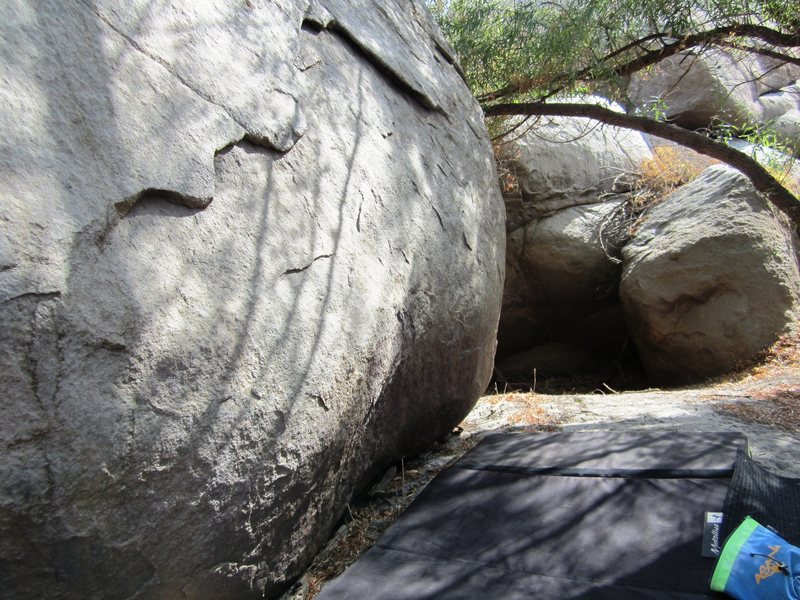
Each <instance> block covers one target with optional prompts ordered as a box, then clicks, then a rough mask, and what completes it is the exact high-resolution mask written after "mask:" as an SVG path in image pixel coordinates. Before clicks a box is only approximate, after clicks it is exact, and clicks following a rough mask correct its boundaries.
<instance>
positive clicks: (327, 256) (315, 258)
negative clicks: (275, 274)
mask: <svg viewBox="0 0 800 600" xmlns="http://www.w3.org/2000/svg"><path fill="white" fill-rule="evenodd" d="M332 256H333V254H320V255H319V256H315V257H314V260H312V261H311V262H310V263H308V264H307V265H305V266H303V267H299V268H296V269H286V270H285V271H284V272H283V274H284V275H294V274H296V273H302V272H303V271H305V270H306V269H308V268H309V267H311V265H313V264H314V263H315V262H317V261H318V260H322V259H323V258H330V257H332Z"/></svg>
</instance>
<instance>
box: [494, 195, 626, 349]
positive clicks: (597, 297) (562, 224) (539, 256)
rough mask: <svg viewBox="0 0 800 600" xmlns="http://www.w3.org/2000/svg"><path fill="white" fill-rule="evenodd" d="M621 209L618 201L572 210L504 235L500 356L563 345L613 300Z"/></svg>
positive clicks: (615, 291) (617, 268)
mask: <svg viewBox="0 0 800 600" xmlns="http://www.w3.org/2000/svg"><path fill="white" fill-rule="evenodd" d="M624 209H625V201H624V200H620V199H616V200H609V201H607V202H602V203H596V204H589V205H586V206H575V207H571V208H567V209H564V210H560V211H558V212H556V213H555V214H553V215H551V216H548V217H544V218H541V219H537V220H534V221H530V222H528V223H527V224H526V225H524V226H522V227H519V228H518V229H516V230H514V231H512V232H511V233H510V234H509V236H508V244H507V248H506V261H507V262H506V265H507V266H506V283H505V290H504V293H503V310H502V313H501V318H500V326H499V330H498V352H500V353H502V354H511V353H516V352H520V351H522V350H525V349H528V348H531V347H533V346H536V345H539V344H543V343H546V342H551V341H562V340H563V339H564V335H566V334H567V333H568V331H569V329H570V327H571V326H572V325H574V324H575V323H576V322H577V321H579V320H581V319H585V318H587V317H589V316H590V315H592V314H593V313H595V312H597V311H599V310H602V309H604V308H605V307H607V306H609V305H611V304H614V303H616V302H617V285H618V282H619V275H620V265H619V261H618V260H615V259H616V256H617V255H618V252H619V249H618V248H616V247H615V243H616V242H615V239H616V232H617V230H618V229H619V227H620V225H621V223H620V222H621V220H622V219H623V217H624ZM583 341H584V343H585V344H588V345H592V344H593V340H592V339H590V337H589V336H587V337H584V340H583Z"/></svg>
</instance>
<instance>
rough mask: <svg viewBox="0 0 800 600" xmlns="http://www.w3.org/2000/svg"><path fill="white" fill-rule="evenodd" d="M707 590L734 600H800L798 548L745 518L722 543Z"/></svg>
mask: <svg viewBox="0 0 800 600" xmlns="http://www.w3.org/2000/svg"><path fill="white" fill-rule="evenodd" d="M711 589H712V590H714V591H715V592H725V593H726V594H728V595H729V596H732V597H733V598H737V599H738V600H761V599H764V600H766V599H770V600H800V548H797V547H796V546H792V545H791V544H790V543H789V542H787V541H786V540H784V539H783V538H782V537H781V536H779V535H778V534H777V533H775V532H774V531H772V530H771V529H767V528H766V527H763V526H761V525H759V524H758V522H757V521H755V519H753V518H751V517H747V518H746V519H745V520H744V521H742V523H741V525H739V527H737V528H736V529H735V530H734V532H733V533H732V534H731V535H730V537H729V538H728V539H727V540H726V542H725V545H724V546H723V548H722V553H721V554H720V557H719V560H718V561H717V566H716V568H715V569H714V574H713V576H712V578H711Z"/></svg>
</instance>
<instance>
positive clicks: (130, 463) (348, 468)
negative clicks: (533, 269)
mask: <svg viewBox="0 0 800 600" xmlns="http://www.w3.org/2000/svg"><path fill="white" fill-rule="evenodd" d="M4 13H5V14H4V16H5V19H4V20H3V21H2V22H1V23H0V39H2V40H3V42H2V47H1V48H0V52H2V60H0V74H1V75H2V80H3V81H4V85H3V86H2V89H0V115H2V117H1V118H2V120H0V129H1V130H2V139H3V140H4V146H5V147H4V152H3V153H2V155H1V156H0V171H1V172H2V175H3V176H2V177H1V178H0V197H2V201H1V202H0V228H2V235H0V239H2V246H0V261H2V262H0V313H1V314H0V329H2V334H0V335H1V337H0V339H2V341H3V343H2V345H1V347H2V350H0V382H2V387H1V388H0V389H2V403H3V415H4V416H3V422H2V425H1V426H0V436H2V443H3V445H4V452H3V456H2V458H0V487H1V488H2V489H1V490H0V589H2V590H3V591H4V595H7V596H9V597H15V598H38V597H53V598H88V597H101V596H102V597H115V598H116V597H118V598H136V599H145V598H154V599H155V598H190V599H193V598H221V597H224V598H261V597H262V596H264V595H266V596H267V597H270V596H274V595H276V594H277V593H279V592H280V591H281V589H282V588H283V587H284V586H285V584H286V582H287V581H289V580H291V578H292V577H293V576H296V575H297V574H298V573H299V572H300V571H301V569H302V568H303V567H304V566H305V565H306V564H307V563H308V562H309V560H310V559H311V558H312V557H313V555H314V553H315V552H316V550H317V549H318V547H319V546H320V544H321V543H322V542H323V541H324V540H325V539H326V537H327V535H328V534H329V532H330V531H331V529H332V527H333V526H334V525H335V523H336V521H337V520H338V518H339V517H340V515H341V514H342V512H343V510H344V508H345V503H346V502H347V501H348V500H349V498H350V497H351V495H352V494H353V493H354V492H355V491H356V490H357V489H358V488H359V486H361V485H363V484H364V483H365V482H366V481H367V480H368V479H369V478H370V477H371V476H372V475H373V474H374V473H375V471H376V469H379V468H381V467H382V466H384V465H385V464H387V462H389V461H392V460H395V459H397V458H398V457H399V456H402V455H408V454H413V453H415V452H417V451H420V450H421V449H422V448H423V447H424V446H425V445H427V444H429V443H430V442H432V441H434V440H436V439H437V438H439V437H441V436H442V435H444V434H446V433H447V432H448V431H449V429H450V428H451V427H452V426H453V425H455V424H456V423H457V422H458V421H459V420H460V419H461V418H462V417H463V415H464V414H465V413H466V412H467V411H468V410H469V409H470V408H471V406H472V404H473V403H474V402H475V400H476V399H477V397H478V396H479V395H480V393H481V392H482V391H483V389H484V387H485V385H486V383H487V381H488V378H489V376H490V374H491V370H492V360H493V352H494V344H495V331H496V326H497V320H498V315H499V309H500V298H501V292H502V282H503V265H504V232H503V227H504V221H503V205H502V201H501V199H500V196H499V192H498V191H497V188H496V183H495V176H494V164H493V157H492V152H491V147H490V145H489V142H488V138H487V136H486V134H485V130H484V127H483V124H482V119H481V113H480V110H479V108H478V107H477V105H476V104H475V103H474V101H473V100H472V98H471V96H470V94H469V92H468V90H467V88H466V86H465V85H464V83H463V81H462V80H461V79H460V77H459V75H458V72H457V68H456V67H455V66H454V64H453V62H452V53H451V52H450V51H449V50H448V47H447V44H446V43H445V42H444V40H443V39H442V38H441V35H440V33H439V32H438V30H436V28H435V26H434V25H433V24H432V20H431V18H430V16H429V15H428V14H427V12H426V10H425V9H424V7H423V6H422V4H421V3H419V2H414V1H400V0H397V1H389V2H385V1H378V0H374V1H372V0H361V1H358V2H353V1H348V2H345V1H344V0H318V1H317V0H311V1H308V0H306V1H303V0H296V1H293V0H275V1H273V2H264V1H259V0H246V1H244V2H237V3H232V2H230V3H225V2H222V3H220V2H212V1H210V0H209V1H200V2H198V1H196V0H192V1H191V2H190V1H188V0H186V1H178V2H171V3H170V4H169V6H167V5H164V6H162V5H160V4H153V3H150V2H146V1H145V0H136V1H129V2H112V1H110V0H108V1H104V0H94V1H90V2H76V3H66V4H63V3H62V4H50V5H47V6H44V5H39V4H36V3H25V2H21V1H15V2H14V7H13V8H9V10H6V11H4ZM464 148H470V152H464Z"/></svg>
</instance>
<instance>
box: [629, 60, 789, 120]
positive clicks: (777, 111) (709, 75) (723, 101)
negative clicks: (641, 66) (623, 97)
mask: <svg viewBox="0 0 800 600" xmlns="http://www.w3.org/2000/svg"><path fill="white" fill-rule="evenodd" d="M799 77H800V67H798V66H797V65H793V64H786V63H780V62H779V61H777V60H776V59H774V58H770V57H765V56H759V55H755V54H751V53H744V52H737V51H728V50H720V49H713V50H705V51H704V52H702V53H701V54H692V53H680V54H677V55H675V56H671V57H669V58H666V59H664V60H662V61H661V62H659V63H658V64H656V65H655V66H654V67H653V68H652V69H649V70H647V71H644V72H641V73H637V74H635V75H633V76H632V77H631V79H630V82H629V84H628V95H629V97H630V101H631V103H632V105H633V106H634V107H636V108H640V109H643V108H650V107H653V106H656V107H657V108H658V109H659V110H663V111H664V116H666V117H667V118H669V119H671V120H673V121H675V122H677V123H679V124H681V125H684V126H686V127H689V128H692V129H697V128H703V127H708V126H710V125H711V124H712V123H713V121H714V120H715V119H717V118H722V119H724V120H726V121H727V122H729V123H731V124H733V125H736V126H751V125H754V124H761V123H766V122H768V121H770V120H772V119H776V118H780V117H781V116H782V115H783V114H785V113H786V112H787V111H790V110H793V109H795V108H796V107H797V98H796V97H794V98H792V97H791V95H790V94H785V95H784V96H783V97H781V98H780V99H778V98H777V97H776V95H777V94H778V93H779V92H780V91H781V90H782V89H784V88H787V87H788V86H792V85H793V84H794V83H795V82H796V80H797V79H798V78H799ZM662 102H663V103H664V105H663V106H659V105H660V104H661V103H662Z"/></svg>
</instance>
